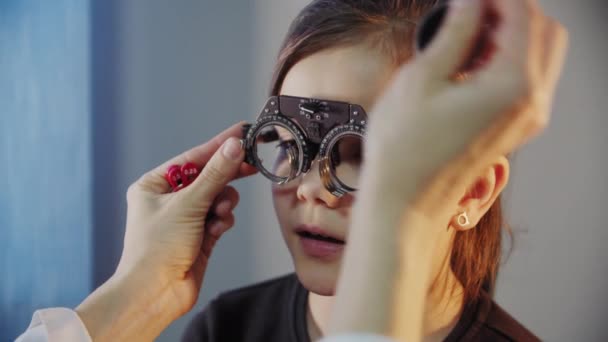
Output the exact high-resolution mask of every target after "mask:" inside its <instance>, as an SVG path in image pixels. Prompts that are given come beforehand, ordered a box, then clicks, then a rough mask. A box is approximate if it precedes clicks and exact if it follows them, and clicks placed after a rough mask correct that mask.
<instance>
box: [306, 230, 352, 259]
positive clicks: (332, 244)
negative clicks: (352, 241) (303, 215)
mask: <svg viewBox="0 0 608 342" xmlns="http://www.w3.org/2000/svg"><path fill="white" fill-rule="evenodd" d="M295 233H296V234H297V235H298V236H299V240H300V245H301V247H302V250H303V251H304V253H306V254H307V255H308V256H310V257H313V258H318V259H333V258H335V257H337V256H339V255H340V254H341V252H342V250H343V249H344V245H345V243H346V242H345V241H344V240H343V239H341V238H340V237H339V236H337V234H332V233H329V232H327V230H324V229H322V228H320V227H318V226H310V225H300V226H298V227H297V228H296V229H295Z"/></svg>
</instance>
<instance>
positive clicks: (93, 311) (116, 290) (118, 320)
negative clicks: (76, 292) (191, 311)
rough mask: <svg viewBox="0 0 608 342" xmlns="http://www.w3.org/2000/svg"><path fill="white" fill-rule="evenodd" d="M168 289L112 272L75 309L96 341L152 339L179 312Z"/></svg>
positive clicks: (135, 277)
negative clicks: (173, 308)
mask: <svg viewBox="0 0 608 342" xmlns="http://www.w3.org/2000/svg"><path fill="white" fill-rule="evenodd" d="M168 291H169V289H161V288H153V287H152V286H150V284H149V283H148V284H146V282H145V281H144V279H143V277H141V276H138V275H132V274H129V275H125V276H116V275H115V276H113V277H112V278H110V279H109V280H108V281H107V282H106V283H104V284H103V285H102V286H100V287H99V288H98V289H97V290H95V291H94V292H93V293H92V294H91V295H89V296H88V297H87V298H86V299H85V300H84V301H83V302H82V303H81V304H80V305H79V306H78V307H77V308H76V312H77V313H78V315H79V316H80V318H81V320H82V321H83V323H84V325H85V326H86V328H87V330H88V332H89V335H90V336H91V338H92V339H93V341H153V340H154V339H155V338H156V337H157V336H158V335H159V334H160V333H161V332H162V331H163V330H164V329H165V328H166V327H167V326H168V325H169V324H170V323H171V322H172V321H173V320H174V319H176V318H177V317H176V315H175V314H173V313H171V312H170V310H166V308H168V307H169V305H168V304H169V303H168V301H169V298H171V296H170V295H169V293H168Z"/></svg>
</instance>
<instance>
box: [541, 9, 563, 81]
mask: <svg viewBox="0 0 608 342" xmlns="http://www.w3.org/2000/svg"><path fill="white" fill-rule="evenodd" d="M567 50H568V32H567V31H566V29H565V28H564V27H563V26H562V25H561V24H560V23H558V22H557V21H555V20H553V19H551V18H546V21H545V25H544V31H543V49H542V57H541V63H540V64H541V68H542V75H543V79H544V83H545V85H546V86H547V88H548V89H549V90H553V89H554V88H555V86H556V84H557V81H558V80H559V78H560V76H561V74H562V70H563V68H564V63H565V60H566V51H567Z"/></svg>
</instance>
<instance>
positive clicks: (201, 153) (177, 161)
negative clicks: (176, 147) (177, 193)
mask: <svg viewBox="0 0 608 342" xmlns="http://www.w3.org/2000/svg"><path fill="white" fill-rule="evenodd" d="M244 124H245V122H244V121H243V122H239V123H237V124H235V125H232V126H231V127H229V128H228V129H226V130H224V131H223V132H221V133H220V134H218V135H216V136H215V137H213V138H212V139H211V140H209V141H207V142H206V143H204V144H202V145H199V146H196V147H194V148H192V149H190V150H188V151H186V152H183V153H182V154H180V155H178V156H176V157H174V158H172V159H170V160H168V161H166V162H164V163H163V164H161V165H160V166H158V167H156V168H155V169H153V170H152V171H149V172H148V173H146V174H145V175H143V176H142V177H141V178H140V179H139V180H138V183H140V184H139V185H140V186H141V187H142V188H144V189H145V190H148V191H151V192H154V193H159V194H160V193H166V192H169V191H170V190H171V186H170V185H169V184H168V183H167V181H166V180H165V172H167V169H168V168H169V166H171V165H183V164H185V163H188V162H191V163H194V164H196V165H198V166H199V167H202V166H203V165H204V164H205V163H207V161H208V160H209V159H210V158H211V157H212V156H213V154H214V153H215V152H216V151H217V150H218V149H219V147H220V146H221V145H222V144H223V143H224V142H225V141H226V140H227V139H228V138H230V137H235V138H241V137H242V126H243V125H244ZM246 171H250V170H247V169H246ZM243 175H244V176H246V175H248V173H247V172H245V173H244V174H243Z"/></svg>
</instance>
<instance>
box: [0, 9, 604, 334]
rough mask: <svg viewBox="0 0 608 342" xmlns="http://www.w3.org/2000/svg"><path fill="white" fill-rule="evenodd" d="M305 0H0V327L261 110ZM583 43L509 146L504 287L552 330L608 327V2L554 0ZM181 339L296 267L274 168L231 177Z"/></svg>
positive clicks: (574, 40)
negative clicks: (141, 200)
mask: <svg viewBox="0 0 608 342" xmlns="http://www.w3.org/2000/svg"><path fill="white" fill-rule="evenodd" d="M307 2H308V1H306V0H297V1H296V0H292V1H284V0H250V1H234V0H229V1H205V0H182V1H160V0H147V1H137V0H130V1H120V0H105V1H101V0H100V1H85V0H54V1H43V0H20V1H19V0H0V165H1V168H0V277H1V278H0V340H1V341H7V340H12V339H14V338H15V337H16V336H17V335H19V333H21V332H22V331H24V330H25V329H26V327H27V326H28V324H29V322H30V319H31V315H32V313H33V311H34V310H35V309H38V308H44V307H53V306H68V307H74V306H75V305H77V304H78V303H79V302H80V301H81V300H82V299H83V298H85V297H86V295H87V294H88V293H89V292H90V291H92V290H93V289H94V288H95V287H97V286H98V285H100V284H101V283H103V282H104V281H105V280H106V279H107V278H108V277H109V276H110V275H111V274H112V272H113V270H114V268H115V266H116V264H117V262H118V258H119V256H120V251H121V248H122V237H123V233H124V222H125V212H126V200H125V192H126V189H127V187H128V185H129V184H130V183H131V182H133V181H135V180H136V179H137V178H138V177H139V176H140V175H141V174H142V173H144V172H145V171H147V170H149V169H150V168H152V167H154V166H156V165H157V164H159V163H161V162H163V161H164V160H166V159H168V158H170V157H171V156H173V155H175V154H178V153H179V152H181V151H183V150H185V149H187V148H189V147H191V146H194V145H197V144H199V143H201V142H204V141H206V140H207V139H209V138H211V137H212V136H214V135H215V134H216V133H217V132H219V131H220V130H222V129H224V128H225V127H227V126H229V125H230V124H232V123H234V122H236V121H238V120H251V119H253V118H254V117H255V116H256V115H257V113H258V110H259V108H260V107H261V106H262V105H263V104H264V102H265V100H266V96H267V88H268V84H269V81H270V76H271V69H272V67H273V63H274V59H275V56H276V54H277V52H278V48H279V45H280V43H281V40H282V38H283V35H284V34H285V32H286V29H287V26H288V24H289V23H290V21H291V20H292V19H293V17H294V16H295V15H296V13H297V12H298V11H299V10H300V9H301V8H302V7H303V6H304V5H305V4H306V3H307ZM540 2H541V4H542V5H543V7H544V8H545V9H546V11H547V12H548V13H549V14H550V15H552V16H554V17H556V18H558V19H559V20H560V21H561V22H562V23H564V24H565V25H566V27H567V28H568V29H569V31H570V42H571V48H570V52H569V56H568V61H567V66H566V69H565V72H564V77H563V81H562V83H561V85H560V87H559V90H558V96H557V101H556V103H555V107H554V108H555V110H554V115H553V121H552V122H551V124H550V127H549V129H548V130H547V132H546V133H545V134H544V135H543V136H542V137H541V138H540V139H537V140H535V141H534V142H533V143H532V144H530V145H529V146H527V147H526V148H525V149H524V150H522V151H521V152H519V153H518V154H517V155H516V157H515V159H514V165H513V167H514V170H513V175H512V179H511V183H510V185H509V187H508V189H507V191H506V207H507V212H508V218H509V221H510V223H511V225H512V226H513V227H514V229H515V231H516V243H515V247H514V251H513V253H512V254H511V256H510V258H509V259H508V260H507V261H506V262H505V265H504V267H503V270H502V272H501V275H500V278H499V284H498V291H497V301H498V303H499V304H501V305H502V306H503V307H504V308H506V309H507V311H509V312H510V313H511V314H512V315H513V316H515V317H516V318H517V319H519V320H520V321H521V322H523V323H524V324H525V325H526V326H527V327H529V328H530V329H531V330H532V331H533V332H535V333H536V334H538V335H539V336H540V337H541V338H542V339H543V340H550V341H606V340H608V330H606V329H605V322H606V318H605V313H606V309H607V308H608V295H607V294H606V289H607V288H608V276H607V275H608V262H607V261H606V260H608V249H607V248H605V245H606V242H608V227H607V226H606V222H608V205H607V204H606V203H608V182H607V181H606V171H605V170H606V168H608V152H606V148H608V133H607V130H608V116H607V115H606V113H605V108H606V107H608V96H606V95H608V93H607V91H606V89H608V77H607V76H608V74H607V71H606V70H607V68H606V65H605V56H606V54H607V53H608V43H607V40H606V37H605V31H606V29H607V28H608V26H607V25H606V23H605V15H606V14H607V13H608V12H607V11H606V5H605V3H604V2H603V1H599V0H597V1H592V0H586V1H568V0H541V1H540ZM236 186H237V189H238V190H239V191H240V192H241V198H242V200H241V205H240V206H239V208H238V209H237V210H236V215H237V225H236V227H235V228H234V229H233V230H232V231H231V232H229V233H228V234H226V235H225V236H224V238H223V239H222V241H221V242H220V243H219V244H218V246H217V247H216V249H215V252H214V257H213V258H212V261H211V263H210V266H209V270H208V273H207V276H206V277H205V284H204V289H203V291H202V295H201V297H200V301H199V303H198V304H197V307H196V308H195V309H194V310H193V311H192V313H190V314H188V315H186V316H185V317H183V318H182V319H180V320H178V321H176V322H175V323H174V324H173V325H172V326H170V327H169V329H167V330H166V331H165V332H164V333H163V334H162V335H161V336H160V337H159V338H158V341H176V340H178V339H179V336H180V335H181V333H182V331H183V329H184V327H185V325H186V324H187V322H188V321H189V320H190V319H191V317H192V316H193V314H194V313H196V312H198V311H199V310H201V309H202V308H203V307H204V305H205V304H206V303H207V302H208V301H209V300H210V299H211V298H213V297H214V296H215V295H217V294H218V293H219V292H220V291H225V290H228V289H231V288H234V287H238V286H242V285H245V284H249V283H252V282H256V281H260V280H263V279H266V278H269V277H272V276H276V275H280V274H283V273H286V272H289V271H291V268H292V267H291V261H290V257H289V255H288V253H287V250H286V248H285V247H284V244H283V241H282V238H281V236H280V233H279V228H278V225H277V223H276V221H275V218H274V215H273V214H272V213H273V209H272V204H271V201H270V193H269V191H268V183H267V182H266V181H265V180H264V179H263V178H262V177H261V176H260V177H256V178H253V179H248V180H241V181H239V182H237V184H236Z"/></svg>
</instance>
